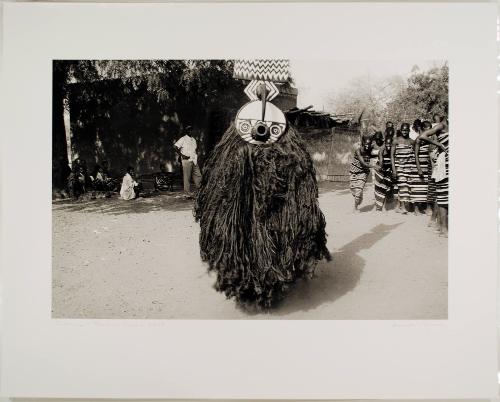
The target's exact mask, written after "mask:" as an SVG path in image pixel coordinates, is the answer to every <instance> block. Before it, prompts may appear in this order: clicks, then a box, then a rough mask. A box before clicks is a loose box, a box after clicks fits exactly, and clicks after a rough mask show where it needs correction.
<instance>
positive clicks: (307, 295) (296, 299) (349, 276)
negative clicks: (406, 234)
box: [269, 223, 401, 319]
mask: <svg viewBox="0 0 500 402" xmlns="http://www.w3.org/2000/svg"><path fill="white" fill-rule="evenodd" d="M399 225H401V223H396V224H394V225H385V224H379V225H377V226H375V227H373V228H372V229H371V231H370V232H368V233H365V234H362V235H361V236H359V237H357V238H356V239H354V240H353V241H351V242H350V243H348V244H346V245H344V246H343V247H342V248H341V249H339V250H338V251H336V252H335V253H333V256H332V257H333V258H332V261H330V262H326V261H322V262H320V263H319V264H318V266H317V268H316V275H315V277H314V278H313V279H311V280H307V281H306V280H304V281H299V282H298V283H296V284H295V285H294V286H293V287H292V289H291V290H290V292H289V293H288V295H287V296H286V297H285V299H284V300H283V301H282V302H281V303H280V304H279V305H278V306H276V308H275V309H273V310H270V311H269V313H270V314H272V315H277V316H283V315H287V314H290V313H293V312H295V311H308V310H311V309H314V308H316V307H318V306H320V305H322V304H324V303H331V302H334V301H335V300H337V299H338V298H340V297H342V296H344V295H345V294H346V293H348V292H350V291H352V290H353V289H354V288H355V287H356V285H357V284H358V282H359V279H360V278H361V275H362V273H363V268H364V266H365V261H364V259H363V258H362V257H360V256H359V255H358V253H359V252H360V251H361V250H366V249H369V248H371V247H372V246H373V245H374V244H376V243H377V242H378V241H379V240H381V239H382V238H384V237H385V236H387V235H388V234H389V233H390V232H391V231H392V230H394V229H395V228H397V227H398V226H399ZM332 318H334V317H321V319H332ZM316 319H317V318H316Z"/></svg>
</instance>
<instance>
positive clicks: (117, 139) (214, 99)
mask: <svg viewBox="0 0 500 402" xmlns="http://www.w3.org/2000/svg"><path fill="white" fill-rule="evenodd" d="M232 71H233V62H232V61H226V60H56V61H54V65H53V74H54V75H53V95H54V96H53V103H54V104H53V155H54V158H53V160H54V164H55V166H54V168H56V169H57V167H58V165H60V164H64V163H67V159H68V156H67V150H66V134H65V126H64V108H65V107H66V108H67V107H68V106H69V111H70V115H71V125H72V133H73V135H74V141H75V142H77V143H78V142H79V144H85V146H84V147H83V148H82V147H79V148H80V149H83V151H84V152H83V153H84V155H78V156H83V157H86V158H88V159H89V162H91V163H92V162H93V161H98V160H102V159H103V158H108V157H109V155H113V154H114V153H115V152H116V153H117V154H121V155H125V156H126V155H129V156H130V158H129V159H130V164H132V165H135V166H136V168H140V167H141V165H144V163H143V162H144V161H143V159H145V155H146V153H147V152H146V153H145V149H150V150H152V151H156V153H158V154H160V153H161V152H163V151H165V150H163V149H160V148H159V145H160V143H161V141H160V140H161V139H163V140H165V139H167V142H166V143H165V141H163V142H164V143H165V144H162V148H171V142H172V140H173V138H174V137H175V136H177V135H178V133H179V130H180V129H181V127H182V126H186V125H193V126H195V128H196V126H198V128H200V127H202V126H203V124H204V123H206V120H207V119H208V117H207V116H208V115H209V114H210V113H213V110H214V109H219V108H218V107H217V104H218V103H220V102H222V101H226V102H227V101H228V99H227V98H228V97H227V93H226V92H227V90H228V88H229V86H231V85H232V86H234V82H233V81H234V80H232ZM218 116H219V118H222V117H223V116H222V117H220V114H219V115H218ZM216 120H217V119H216ZM212 126H213V127H212V129H216V130H219V129H220V128H219V127H218V123H217V122H216V123H212ZM224 129H225V128H224ZM200 130H201V128H200ZM220 130H222V129H220ZM151 133H156V134H154V135H153V136H151ZM150 137H152V138H150ZM91 148H92V149H91ZM105 151H106V152H107V153H108V154H109V155H106V152H105ZM165 152H166V151H165ZM165 152H164V155H163V157H164V158H167V157H172V155H171V152H170V151H169V152H166V153H165ZM74 157H75V156H74V155H73V158H74ZM161 157H162V156H161V155H158V156H157V157H155V158H153V159H154V160H151V162H150V163H151V164H155V167H156V169H157V168H158V166H157V164H158V162H159V161H160V159H161ZM142 167H144V166H142ZM121 168H122V166H120V167H119V169H121ZM147 168H148V169H150V168H151V166H147Z"/></svg>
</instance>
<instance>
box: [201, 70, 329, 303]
mask: <svg viewBox="0 0 500 402" xmlns="http://www.w3.org/2000/svg"><path fill="white" fill-rule="evenodd" d="M235 77H236V78H239V79H248V80H251V82H250V84H249V85H248V86H247V88H246V89H245V93H247V95H248V96H249V97H250V99H251V101H250V102H249V103H247V104H246V105H244V106H243V107H242V108H241V109H240V110H239V112H238V114H237V116H236V119H235V121H234V123H233V124H232V125H231V126H230V127H229V128H228V129H227V131H226V132H225V134H224V135H223V137H222V139H221V140H220V142H219V143H218V144H217V145H216V147H215V148H214V150H213V151H212V153H211V155H210V156H209V158H208V160H207V162H206V163H205V166H204V173H203V177H202V181H201V186H200V189H199V192H198V194H197V199H196V203H195V217H196V220H197V221H198V222H199V223H200V228H201V232H200V250H201V258H202V259H203V260H204V261H206V262H208V264H209V270H212V271H215V272H216V274H217V279H216V283H215V288H216V289H217V290H218V291H220V292H223V293H225V295H226V296H227V297H228V298H234V299H236V301H237V302H238V303H241V304H251V305H258V306H261V307H270V306H272V305H273V304H274V303H275V302H276V301H278V300H280V299H281V298H282V297H284V295H285V292H286V290H287V289H288V288H289V286H290V285H291V284H293V283H294V282H295V281H296V280H297V279H298V278H301V277H311V276H312V274H313V271H314V268H315V265H316V262H317V261H318V260H321V259H323V258H326V259H329V258H330V254H329V252H328V249H327V247H326V233H325V218H324V215H323V213H322V212H321V210H320V208H319V205H318V187H317V183H316V173H315V170H314V167H313V163H312V160H311V158H310V156H309V154H308V152H307V150H306V148H305V146H304V143H303V142H302V140H301V138H300V136H299V134H298V133H297V131H296V130H295V129H294V128H293V127H291V126H290V124H289V123H288V122H287V120H286V118H285V116H284V114H283V112H282V111H281V110H279V108H277V107H276V106H275V105H274V104H272V103H270V102H269V101H271V100H272V99H273V98H274V97H275V96H276V95H277V92H278V91H277V88H276V85H274V83H273V82H272V81H279V80H284V79H287V78H288V61H286V60H254V61H248V60H245V61H237V62H236V63H235Z"/></svg>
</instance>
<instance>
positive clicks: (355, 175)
mask: <svg viewBox="0 0 500 402" xmlns="http://www.w3.org/2000/svg"><path fill="white" fill-rule="evenodd" d="M363 161H364V162H365V163H370V155H363ZM369 173H370V169H367V168H366V167H364V166H363V165H362V164H361V162H360V161H359V160H358V157H357V156H356V154H354V157H353V158H352V162H351V168H350V170H349V181H350V184H349V188H350V189H351V193H352V195H353V197H354V203H355V204H356V205H359V204H361V202H362V201H363V190H364V188H365V184H366V180H367V179H368V174H369Z"/></svg>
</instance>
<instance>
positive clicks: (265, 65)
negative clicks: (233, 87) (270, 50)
mask: <svg viewBox="0 0 500 402" xmlns="http://www.w3.org/2000/svg"><path fill="white" fill-rule="evenodd" d="M289 65H290V62H289V60H236V61H235V63H234V73H233V77H234V78H239V79H243V80H261V81H273V82H286V81H288V77H289V72H288V68H289Z"/></svg>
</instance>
